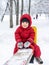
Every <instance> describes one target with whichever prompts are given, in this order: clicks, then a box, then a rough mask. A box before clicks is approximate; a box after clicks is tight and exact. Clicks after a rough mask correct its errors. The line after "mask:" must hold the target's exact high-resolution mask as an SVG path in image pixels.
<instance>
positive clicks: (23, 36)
mask: <svg viewBox="0 0 49 65" xmlns="http://www.w3.org/2000/svg"><path fill="white" fill-rule="evenodd" d="M24 18H27V19H28V20H29V22H30V24H29V26H28V27H27V28H23V27H22V25H21V23H22V19H24ZM31 23H32V21H31V17H30V15H28V14H24V15H22V16H21V18H20V26H19V27H18V28H17V30H16V31H15V40H16V42H17V43H18V42H23V43H25V42H26V41H29V42H30V43H33V40H34V37H35V32H34V30H33V29H32V27H31Z"/></svg>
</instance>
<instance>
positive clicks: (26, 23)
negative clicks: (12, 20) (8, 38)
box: [14, 14, 43, 64]
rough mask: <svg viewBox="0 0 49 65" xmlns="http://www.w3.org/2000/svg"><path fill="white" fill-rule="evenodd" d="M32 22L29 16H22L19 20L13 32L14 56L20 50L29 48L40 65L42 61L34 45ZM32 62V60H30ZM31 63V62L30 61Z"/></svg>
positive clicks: (37, 47) (39, 52)
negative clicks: (18, 24) (32, 50)
mask: <svg viewBox="0 0 49 65" xmlns="http://www.w3.org/2000/svg"><path fill="white" fill-rule="evenodd" d="M31 24H32V21H31V16H30V15H29V14H24V15H22V16H21V18H20V26H19V27H18V28H17V30H16V32H15V40H16V42H17V43H16V45H15V48H14V54H15V53H16V52H17V51H18V49H21V48H31V49H34V57H35V58H36V60H37V61H38V63H39V64H42V63H43V61H42V59H41V58H40V56H41V51H40V48H39V46H38V45H37V44H35V43H34V36H35V32H34V30H33V29H32V27H31ZM31 60H32V59H31ZM32 61H33V60H32Z"/></svg>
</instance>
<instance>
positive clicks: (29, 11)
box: [28, 0, 31, 14]
mask: <svg viewBox="0 0 49 65" xmlns="http://www.w3.org/2000/svg"><path fill="white" fill-rule="evenodd" d="M30 7H31V0H29V9H28V12H29V14H30Z"/></svg>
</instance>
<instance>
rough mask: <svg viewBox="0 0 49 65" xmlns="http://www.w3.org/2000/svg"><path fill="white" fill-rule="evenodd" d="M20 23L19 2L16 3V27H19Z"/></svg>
mask: <svg viewBox="0 0 49 65" xmlns="http://www.w3.org/2000/svg"><path fill="white" fill-rule="evenodd" d="M18 22H19V0H17V2H16V25H18Z"/></svg>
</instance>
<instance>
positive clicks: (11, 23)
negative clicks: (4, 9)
mask: <svg viewBox="0 0 49 65" xmlns="http://www.w3.org/2000/svg"><path fill="white" fill-rule="evenodd" d="M12 14H13V0H10V28H13V16H12Z"/></svg>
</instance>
